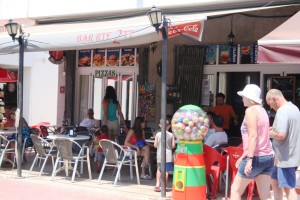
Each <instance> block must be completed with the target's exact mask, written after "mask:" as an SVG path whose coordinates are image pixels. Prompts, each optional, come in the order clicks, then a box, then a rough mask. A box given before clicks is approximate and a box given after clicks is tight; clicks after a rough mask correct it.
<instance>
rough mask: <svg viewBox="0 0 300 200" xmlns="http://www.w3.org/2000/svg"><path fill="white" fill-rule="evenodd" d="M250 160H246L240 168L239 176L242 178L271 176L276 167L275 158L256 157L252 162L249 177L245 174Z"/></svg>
mask: <svg viewBox="0 0 300 200" xmlns="http://www.w3.org/2000/svg"><path fill="white" fill-rule="evenodd" d="M247 160H248V158H244V159H243V160H242V161H241V163H240V166H239V169H238V174H239V176H241V177H242V178H249V179H254V178H255V177H257V176H258V175H260V174H265V175H270V176H271V174H272V170H273V167H274V156H273V155H268V156H254V157H253V160H252V170H251V174H250V175H249V176H246V174H245V172H244V171H245V166H246V164H247Z"/></svg>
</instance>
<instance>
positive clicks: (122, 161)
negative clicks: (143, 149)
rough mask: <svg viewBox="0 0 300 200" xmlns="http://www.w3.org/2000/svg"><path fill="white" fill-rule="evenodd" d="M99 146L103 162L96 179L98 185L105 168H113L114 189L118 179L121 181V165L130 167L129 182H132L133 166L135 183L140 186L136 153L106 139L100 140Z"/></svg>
mask: <svg viewBox="0 0 300 200" xmlns="http://www.w3.org/2000/svg"><path fill="white" fill-rule="evenodd" d="M99 145H100V146H101V148H102V149H103V153H104V156H105V160H104V163H103V165H102V169H101V172H100V175H99V178H98V183H100V180H101V178H102V175H103V172H104V169H105V167H115V168H117V174H116V178H115V180H114V187H115V186H116V183H117V179H118V178H119V180H120V179H121V176H120V172H121V168H122V166H123V165H129V166H130V178H131V180H133V165H135V171H136V179H137V183H138V184H139V185H140V177H139V169H138V163H137V152H136V151H134V150H130V149H129V148H128V149H126V147H122V146H120V145H118V144H117V143H115V142H113V141H111V140H106V139H102V140H100V141H99Z"/></svg>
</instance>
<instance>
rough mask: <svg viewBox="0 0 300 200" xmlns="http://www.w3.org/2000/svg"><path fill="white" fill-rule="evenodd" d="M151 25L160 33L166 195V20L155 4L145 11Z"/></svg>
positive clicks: (163, 180) (162, 159)
mask: <svg viewBox="0 0 300 200" xmlns="http://www.w3.org/2000/svg"><path fill="white" fill-rule="evenodd" d="M147 15H148V17H149V20H150V22H151V25H152V26H153V27H154V28H155V29H156V32H157V33H158V32H159V28H160V26H161V25H162V27H161V33H162V73H161V153H162V154H161V179H160V182H161V196H162V197H166V185H167V183H166V107H167V55H168V20H167V18H166V17H165V16H163V15H162V10H160V9H157V8H156V7H155V6H153V7H152V8H151V10H150V11H149V12H148V13H147Z"/></svg>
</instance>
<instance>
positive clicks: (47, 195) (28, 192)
mask: <svg viewBox="0 0 300 200" xmlns="http://www.w3.org/2000/svg"><path fill="white" fill-rule="evenodd" d="M27 160H28V162H27V163H25V164H24V165H23V166H22V167H23V169H22V178H18V177H17V169H13V170H11V166H10V165H9V164H5V165H4V167H2V168H0V188H1V194H0V199H1V200H19V199H23V200H27V199H28V200H35V199H43V200H50V199H51V200H53V199H63V200H68V199H72V200H77V199H78V200H79V199H80V200H82V199H86V200H94V199H95V200H96V199H97V200H106V199H108V200H163V199H164V200H171V199H172V192H171V191H168V192H167V193H166V198H162V197H161V193H160V192H154V191H153V189H154V186H155V179H153V180H141V185H137V181H136V177H135V176H134V179H133V180H130V176H129V167H128V166H124V168H122V170H121V181H118V182H117V185H116V187H113V184H112V183H113V180H114V178H115V177H114V176H112V171H111V170H109V171H106V172H105V173H104V175H103V178H102V180H101V182H100V184H98V183H97V181H98V177H99V174H97V173H96V172H94V171H93V172H92V178H93V179H92V180H89V179H88V175H87V167H86V165H85V164H84V169H83V171H84V174H83V175H82V176H81V177H77V176H76V178H75V182H74V183H71V181H70V177H65V173H64V172H61V173H58V174H57V175H56V177H55V178H54V180H53V181H51V180H50V178H51V173H52V163H51V159H49V161H48V162H47V164H46V167H45V170H44V173H43V175H42V176H41V177H39V176H38V170H39V168H38V167H37V166H36V167H34V169H33V172H32V173H31V174H29V169H30V166H31V163H32V160H33V157H32V156H30V158H28V159H27ZM5 166H6V167H5ZM171 186H172V176H170V180H169V182H168V187H171ZM195 195H196V194H195ZM217 195H218V197H217V199H218V200H219V199H220V200H221V199H222V198H224V186H222V191H221V193H218V194H217ZM243 199H245V198H243ZM258 199H259V198H258V197H255V198H253V200H258ZM285 199H286V198H285ZM299 199H300V198H299Z"/></svg>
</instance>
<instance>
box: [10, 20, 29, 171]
mask: <svg viewBox="0 0 300 200" xmlns="http://www.w3.org/2000/svg"><path fill="white" fill-rule="evenodd" d="M5 28H6V30H7V32H8V34H9V35H10V36H11V37H12V39H13V41H15V39H17V40H18V43H19V46H20V48H19V70H18V108H19V109H20V118H19V126H18V127H17V128H18V134H17V135H18V137H17V175H18V177H22V157H23V156H22V128H23V120H22V119H23V71H24V49H25V47H26V43H27V38H26V36H25V35H24V32H23V30H22V27H21V26H20V25H19V24H18V23H15V22H13V20H11V19H10V20H9V22H8V23H7V24H5ZM18 31H19V36H18V37H17V38H16V36H17V34H18ZM16 120H18V119H16Z"/></svg>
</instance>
